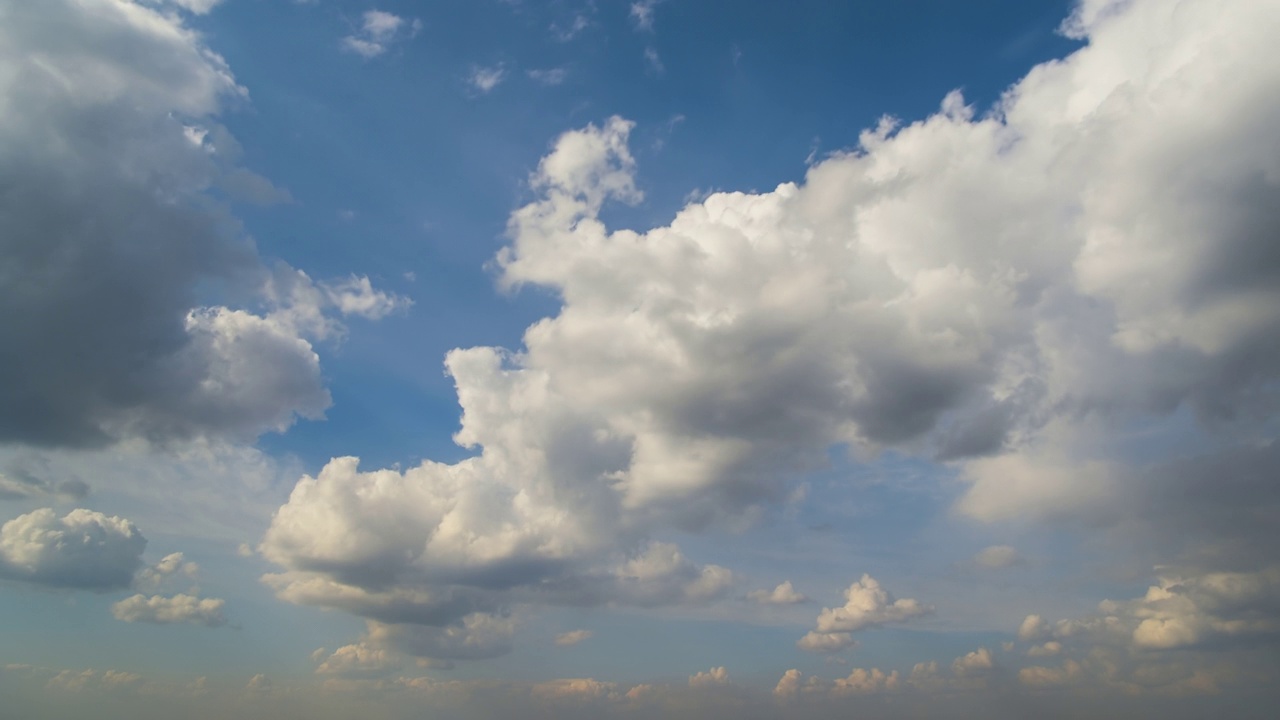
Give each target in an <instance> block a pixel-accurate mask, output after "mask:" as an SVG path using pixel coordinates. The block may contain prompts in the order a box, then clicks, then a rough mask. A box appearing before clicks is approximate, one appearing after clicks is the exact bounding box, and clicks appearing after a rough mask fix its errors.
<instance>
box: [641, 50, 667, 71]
mask: <svg viewBox="0 0 1280 720" xmlns="http://www.w3.org/2000/svg"><path fill="white" fill-rule="evenodd" d="M644 61H645V63H647V64H648V65H649V69H650V70H652V71H653V72H655V73H658V74H661V73H662V72H663V71H664V70H666V69H667V68H666V66H665V65H663V64H662V57H661V56H659V55H658V50H657V48H655V47H653V46H652V45H650V46H649V47H646V48H645V49H644Z"/></svg>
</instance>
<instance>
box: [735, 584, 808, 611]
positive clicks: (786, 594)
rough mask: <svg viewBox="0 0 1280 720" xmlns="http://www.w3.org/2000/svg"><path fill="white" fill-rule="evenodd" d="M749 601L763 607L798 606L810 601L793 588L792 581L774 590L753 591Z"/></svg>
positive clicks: (748, 594) (749, 594)
mask: <svg viewBox="0 0 1280 720" xmlns="http://www.w3.org/2000/svg"><path fill="white" fill-rule="evenodd" d="M747 599H749V600H754V601H755V602H758V603H760V604H761V605H796V604H799V603H803V602H808V601H809V598H807V597H805V596H804V595H802V594H801V593H799V592H797V591H796V589H795V588H794V587H792V586H791V581H790V580H787V581H785V582H782V583H780V584H779V585H778V586H777V587H775V588H774V589H772V590H752V591H751V592H749V593H747Z"/></svg>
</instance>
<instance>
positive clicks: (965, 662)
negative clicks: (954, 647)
mask: <svg viewBox="0 0 1280 720" xmlns="http://www.w3.org/2000/svg"><path fill="white" fill-rule="evenodd" d="M995 667H996V661H995V658H994V657H992V655H991V651H990V650H988V649H986V648H984V647H983V648H978V649H977V650H974V651H973V652H971V653H968V654H966V655H963V656H961V657H958V658H956V659H955V661H954V662H952V663H951V672H953V673H954V674H955V675H956V676H957V677H971V676H974V675H982V674H985V673H987V672H990V671H991V670H993V669H995Z"/></svg>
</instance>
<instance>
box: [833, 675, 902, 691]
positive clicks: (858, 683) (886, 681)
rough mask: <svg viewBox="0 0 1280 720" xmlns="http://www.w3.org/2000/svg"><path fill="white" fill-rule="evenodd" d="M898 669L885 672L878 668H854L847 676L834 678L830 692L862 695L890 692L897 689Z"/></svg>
mask: <svg viewBox="0 0 1280 720" xmlns="http://www.w3.org/2000/svg"><path fill="white" fill-rule="evenodd" d="M898 685H899V681H898V671H897V670H894V671H892V672H889V673H885V672H884V671H883V670H881V669H880V668H871V669H870V670H866V669H864V668H854V669H853V672H850V673H849V676H848V677H844V678H836V680H835V683H834V684H833V685H832V688H831V692H832V693H833V694H835V695H864V694H868V693H880V692H892V691H894V690H897V689H898Z"/></svg>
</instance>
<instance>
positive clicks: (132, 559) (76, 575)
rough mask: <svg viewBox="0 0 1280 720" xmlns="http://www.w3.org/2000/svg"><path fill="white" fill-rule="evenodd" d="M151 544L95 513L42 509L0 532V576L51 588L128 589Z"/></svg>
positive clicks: (115, 519) (125, 522)
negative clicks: (144, 553) (144, 551)
mask: <svg viewBox="0 0 1280 720" xmlns="http://www.w3.org/2000/svg"><path fill="white" fill-rule="evenodd" d="M146 546H147V540H146V538H144V537H143V536H142V533H140V532H139V531H138V528H137V527H135V526H134V525H133V523H131V522H129V521H128V520H125V519H124V518H120V517H107V516H106V515H103V514H102V513H98V512H93V511H92V510H83V509H80V510H72V511H71V512H69V513H67V514H66V515H65V516H63V517H61V518H59V517H58V516H57V515H56V514H55V513H54V512H53V510H51V509H49V508H44V509H41V510H35V511H33V512H29V513H27V514H26V515H20V516H18V517H16V518H14V519H13V520H10V521H8V522H6V523H5V524H4V526H3V527H0V577H4V578H10V579H14V580H22V581H25V582H30V583H35V584H37V585H47V586H49V587H66V588H80V589H87V590H99V591H102V590H112V589H116V588H122V587H128V586H129V585H130V584H131V583H132V582H133V576H134V573H136V572H137V571H138V569H139V568H141V567H142V551H143V550H144V549H145V548H146Z"/></svg>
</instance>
